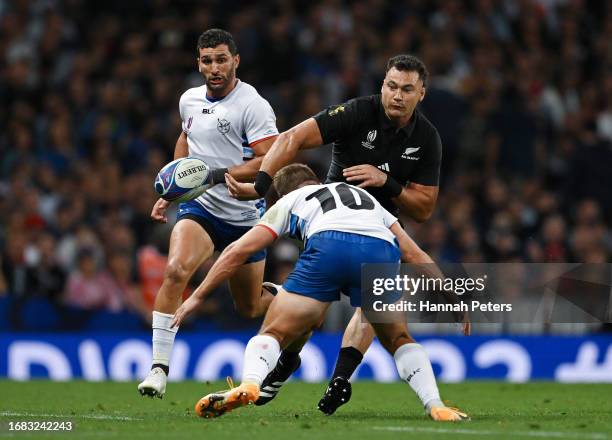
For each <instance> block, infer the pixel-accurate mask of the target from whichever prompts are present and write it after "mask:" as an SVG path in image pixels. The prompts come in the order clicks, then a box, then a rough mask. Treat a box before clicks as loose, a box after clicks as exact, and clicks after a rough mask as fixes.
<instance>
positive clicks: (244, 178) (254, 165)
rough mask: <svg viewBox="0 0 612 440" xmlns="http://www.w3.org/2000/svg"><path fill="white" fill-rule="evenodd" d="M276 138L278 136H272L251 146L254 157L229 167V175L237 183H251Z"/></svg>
mask: <svg viewBox="0 0 612 440" xmlns="http://www.w3.org/2000/svg"><path fill="white" fill-rule="evenodd" d="M277 137H278V136H273V137H271V138H268V139H265V140H263V141H261V142H258V143H256V144H255V145H251V148H252V149H253V153H255V157H254V158H253V159H251V160H249V161H247V162H245V163H243V164H241V165H237V166H234V167H231V168H230V169H229V174H230V175H231V176H232V177H233V178H234V179H235V180H236V181H237V182H253V181H254V180H255V176H256V175H257V172H258V171H259V168H260V167H261V163H262V161H263V158H264V156H265V155H266V153H267V152H268V151H269V150H270V148H271V147H272V144H274V141H275V140H276V138H277Z"/></svg>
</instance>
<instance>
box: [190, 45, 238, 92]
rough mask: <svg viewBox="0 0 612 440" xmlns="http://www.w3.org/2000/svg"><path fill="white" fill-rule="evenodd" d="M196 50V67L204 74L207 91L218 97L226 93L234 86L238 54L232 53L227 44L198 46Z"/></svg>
mask: <svg viewBox="0 0 612 440" xmlns="http://www.w3.org/2000/svg"><path fill="white" fill-rule="evenodd" d="M198 52H199V54H200V56H199V58H198V69H199V70H200V73H202V75H203V76H204V80H205V81H206V88H207V90H208V93H209V94H210V95H212V96H219V97H221V96H225V95H227V94H228V93H229V92H230V91H231V89H232V88H233V87H234V81H235V79H236V68H237V67H238V64H239V63H240V56H239V55H232V54H231V53H230V51H229V48H228V47H227V44H220V45H218V46H216V47H204V48H200V49H198Z"/></svg>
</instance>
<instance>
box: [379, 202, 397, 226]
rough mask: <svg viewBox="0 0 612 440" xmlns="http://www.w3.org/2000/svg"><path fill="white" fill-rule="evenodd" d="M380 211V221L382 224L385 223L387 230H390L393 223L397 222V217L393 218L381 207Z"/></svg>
mask: <svg viewBox="0 0 612 440" xmlns="http://www.w3.org/2000/svg"><path fill="white" fill-rule="evenodd" d="M380 209H381V210H382V211H383V214H382V219H383V222H384V223H385V226H386V227H387V228H390V227H391V226H392V225H393V223H395V222H396V221H397V217H395V216H394V215H393V214H391V213H390V212H389V211H387V210H386V209H385V208H383V207H382V206H381V207H380Z"/></svg>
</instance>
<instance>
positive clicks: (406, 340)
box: [376, 331, 414, 355]
mask: <svg viewBox="0 0 612 440" xmlns="http://www.w3.org/2000/svg"><path fill="white" fill-rule="evenodd" d="M376 336H378V340H379V341H380V344H381V345H382V346H383V347H384V348H385V350H387V351H388V352H389V353H390V354H391V355H393V353H395V350H397V349H398V348H399V347H401V346H402V345H404V344H410V343H413V342H414V339H412V337H411V336H410V334H409V333H408V332H407V331H401V332H385V331H378V332H376Z"/></svg>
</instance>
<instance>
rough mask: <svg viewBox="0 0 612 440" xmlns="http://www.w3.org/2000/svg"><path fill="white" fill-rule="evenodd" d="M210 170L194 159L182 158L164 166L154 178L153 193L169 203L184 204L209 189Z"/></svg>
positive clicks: (204, 164) (203, 163) (200, 161)
mask: <svg viewBox="0 0 612 440" xmlns="http://www.w3.org/2000/svg"><path fill="white" fill-rule="evenodd" d="M209 180H210V168H209V167H208V165H206V163H205V162H204V161H203V160H201V159H197V158H195V157H183V158H181V159H177V160H174V161H172V162H170V163H169V164H167V165H165V166H164V167H163V168H162V169H161V170H160V171H159V173H157V177H156V178H155V191H156V192H157V194H159V196H160V197H161V198H162V199H164V200H167V201H169V202H186V201H188V200H193V199H195V198H196V197H198V196H200V195H202V194H203V193H204V192H205V191H206V190H207V189H208V188H209V187H210V182H209Z"/></svg>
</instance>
